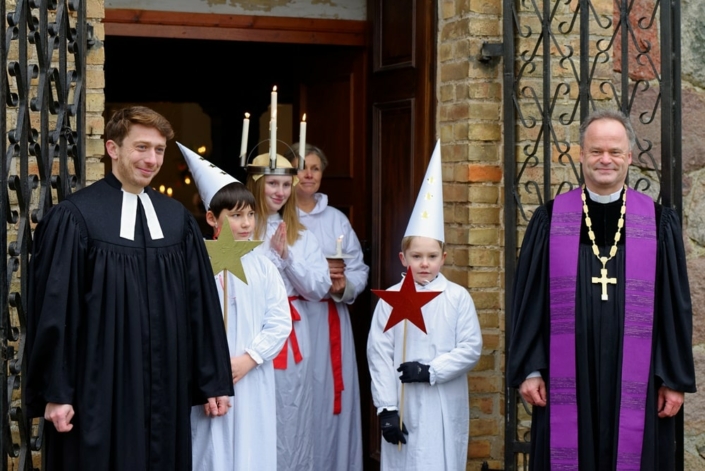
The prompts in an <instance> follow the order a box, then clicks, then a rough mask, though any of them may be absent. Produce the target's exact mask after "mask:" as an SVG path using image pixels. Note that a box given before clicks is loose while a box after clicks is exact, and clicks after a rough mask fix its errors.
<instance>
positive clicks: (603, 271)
mask: <svg viewBox="0 0 705 471" xmlns="http://www.w3.org/2000/svg"><path fill="white" fill-rule="evenodd" d="M592 282H593V284H598V283H599V284H601V285H602V300H603V301H607V284H608V283H609V284H611V285H616V284H617V278H607V268H602V269H600V277H599V278H598V277H596V276H593V277H592Z"/></svg>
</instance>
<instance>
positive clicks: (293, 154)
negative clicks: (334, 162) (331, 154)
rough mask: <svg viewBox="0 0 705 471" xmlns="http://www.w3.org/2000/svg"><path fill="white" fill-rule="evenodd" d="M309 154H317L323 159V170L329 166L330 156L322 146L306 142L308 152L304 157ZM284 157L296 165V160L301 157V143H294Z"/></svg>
mask: <svg viewBox="0 0 705 471" xmlns="http://www.w3.org/2000/svg"><path fill="white" fill-rule="evenodd" d="M309 154H315V155H317V156H318V158H319V159H321V170H325V169H326V167H327V166H328V158H327V157H326V154H324V153H323V151H322V150H321V149H320V148H318V147H316V146H314V145H313V144H306V153H305V154H304V158H306V156H307V155H309ZM284 157H285V158H286V160H288V161H289V162H290V163H291V165H294V160H296V159H298V158H299V143H298V142H296V143H294V144H293V145H292V146H291V149H289V150H288V151H286V154H284Z"/></svg>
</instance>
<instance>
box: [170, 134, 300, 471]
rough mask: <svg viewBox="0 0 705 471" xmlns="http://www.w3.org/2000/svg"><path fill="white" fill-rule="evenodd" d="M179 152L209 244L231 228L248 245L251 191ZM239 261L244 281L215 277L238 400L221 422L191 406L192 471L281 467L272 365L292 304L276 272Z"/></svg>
mask: <svg viewBox="0 0 705 471" xmlns="http://www.w3.org/2000/svg"><path fill="white" fill-rule="evenodd" d="M187 151H188V152H187ZM182 152H184V155H185V156H186V157H187V159H186V160H187V162H188V163H189V167H190V168H191V173H192V174H193V176H194V180H195V182H196V185H197V186H198V188H199V192H200V193H201V198H202V199H203V202H204V205H206V206H207V207H208V208H209V209H208V212H207V214H206V220H207V222H208V224H209V225H210V226H211V227H213V229H214V238H218V235H219V234H220V233H221V230H222V229H223V228H224V227H225V226H226V225H228V226H229V228H230V230H231V231H232V234H233V237H234V239H235V240H249V239H250V238H251V237H252V233H253V231H254V227H255V213H254V208H255V200H254V197H253V196H252V193H250V192H249V191H248V190H247V189H246V188H245V186H244V185H243V184H242V183H240V182H238V181H237V180H235V179H234V178H232V177H230V176H229V175H227V174H225V173H224V172H222V171H221V170H220V169H218V168H217V167H212V166H211V164H210V163H207V164H206V165H205V167H204V166H202V165H200V164H201V163H204V162H206V161H204V160H202V159H200V157H199V156H197V155H196V154H193V153H190V154H189V152H190V151H189V150H188V149H186V148H183V147H182ZM195 159H199V160H195ZM223 184H225V185H224V186H222V188H219V187H220V186H221V185H223ZM240 261H241V263H242V267H243V272H244V274H245V278H246V280H247V282H246V283H245V282H244V281H243V280H241V279H240V278H239V277H238V276H236V275H235V274H233V273H231V272H229V271H228V272H222V271H221V272H220V273H218V274H217V275H216V277H215V281H216V286H217V288H218V294H219V296H220V300H221V305H223V304H222V303H223V300H224V299H223V296H224V293H226V292H227V303H228V305H227V320H226V330H227V337H228V345H229V349H230V356H231V358H230V363H231V367H232V378H233V383H234V385H235V396H234V397H233V398H232V399H231V404H232V410H230V412H229V413H228V414H226V415H225V416H223V417H217V418H208V417H207V416H206V415H205V413H204V409H203V408H202V407H193V408H192V411H191V436H192V441H193V445H192V450H193V451H192V453H193V469H194V470H198V471H246V470H255V469H256V470H262V471H276V470H277V469H278V466H277V419H276V399H275V380H274V367H273V364H272V360H273V359H274V357H275V356H276V355H277V354H278V353H279V351H280V350H281V348H282V346H283V345H284V342H285V341H286V339H287V338H288V337H289V334H290V332H291V315H290V314H289V304H288V301H287V297H286V290H285V288H284V283H283V281H282V279H281V277H280V276H279V272H278V270H277V269H276V267H275V266H274V265H273V264H272V263H271V262H270V261H269V260H268V259H267V258H266V257H264V256H262V255H259V254H257V253H255V252H250V253H248V254H246V255H244V256H243V257H242V258H241V259H240ZM225 273H227V276H224V275H225ZM226 283H227V290H226V289H224V288H225V284H226ZM216 419H218V420H216Z"/></svg>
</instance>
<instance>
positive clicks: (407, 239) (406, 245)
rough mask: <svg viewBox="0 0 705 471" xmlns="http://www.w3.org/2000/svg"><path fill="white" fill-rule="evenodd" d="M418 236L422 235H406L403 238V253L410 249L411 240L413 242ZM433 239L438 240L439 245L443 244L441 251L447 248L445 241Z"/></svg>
mask: <svg viewBox="0 0 705 471" xmlns="http://www.w3.org/2000/svg"><path fill="white" fill-rule="evenodd" d="M416 237H420V236H406V237H404V238H403V239H402V240H401V251H402V253H405V252H406V251H407V250H408V249H409V246H410V245H411V242H412V241H413V240H414V239H415V238H416ZM429 239H430V237H429ZM433 240H435V241H436V242H438V245H440V246H441V252H443V251H444V250H445V248H446V244H445V243H443V242H441V241H440V240H438V239H433Z"/></svg>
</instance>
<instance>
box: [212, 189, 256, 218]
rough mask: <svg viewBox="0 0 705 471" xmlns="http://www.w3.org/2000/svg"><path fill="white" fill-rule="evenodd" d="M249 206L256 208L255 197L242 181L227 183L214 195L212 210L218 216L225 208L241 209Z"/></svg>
mask: <svg viewBox="0 0 705 471" xmlns="http://www.w3.org/2000/svg"><path fill="white" fill-rule="evenodd" d="M247 206H249V207H250V208H252V210H253V211H254V210H255V197H254V196H252V193H250V190H248V189H247V188H246V187H245V185H243V184H242V183H240V182H232V183H228V184H227V185H225V186H224V187H223V188H221V189H220V190H218V191H217V192H216V194H215V195H213V198H212V199H211V206H210V210H211V211H212V212H213V214H214V215H215V217H216V218H217V217H219V216H220V213H221V212H222V211H223V210H224V209H225V210H231V209H233V208H237V209H240V208H244V207H247Z"/></svg>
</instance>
